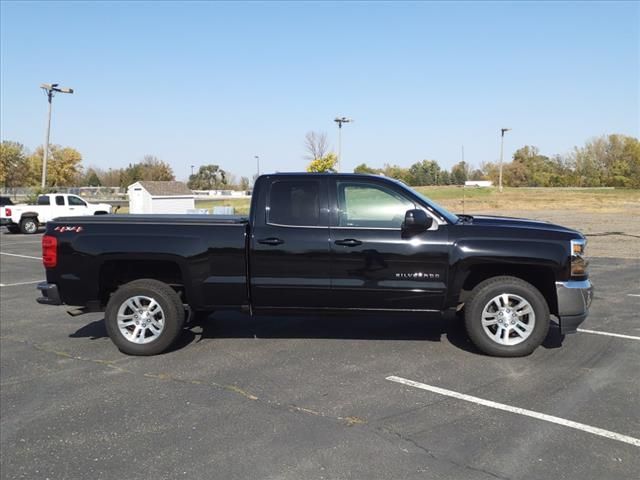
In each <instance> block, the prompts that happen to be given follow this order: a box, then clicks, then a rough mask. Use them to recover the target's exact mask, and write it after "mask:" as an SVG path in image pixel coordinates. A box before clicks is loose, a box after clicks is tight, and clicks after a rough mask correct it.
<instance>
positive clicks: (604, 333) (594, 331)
mask: <svg viewBox="0 0 640 480" xmlns="http://www.w3.org/2000/svg"><path fill="white" fill-rule="evenodd" d="M578 331H579V332H580V333H593V334H594V335H606V336H607V337H618V338H626V339H628V340H640V337H634V336H633V335H623V334H621V333H611V332H599V331H598V330H586V329H584V328H579V329H578Z"/></svg>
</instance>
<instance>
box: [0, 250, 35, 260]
mask: <svg viewBox="0 0 640 480" xmlns="http://www.w3.org/2000/svg"><path fill="white" fill-rule="evenodd" d="M0 255H8V256H10V257H20V258H31V259H33V260H42V257H32V256H30V255H18V254H17V253H5V252H0Z"/></svg>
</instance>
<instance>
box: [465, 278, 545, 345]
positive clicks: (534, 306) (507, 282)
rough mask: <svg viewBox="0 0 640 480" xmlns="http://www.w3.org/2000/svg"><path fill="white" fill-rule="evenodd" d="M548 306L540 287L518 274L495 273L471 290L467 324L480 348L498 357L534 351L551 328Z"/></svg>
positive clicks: (468, 330)
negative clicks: (504, 274)
mask: <svg viewBox="0 0 640 480" xmlns="http://www.w3.org/2000/svg"><path fill="white" fill-rule="evenodd" d="M549 323H550V318H549V306H548V305H547V301H546V300H545V298H544V297H543V296H542V294H541V293H540V291H539V290H538V289H537V288H535V287H534V286H533V285H531V284H530V283H528V282H525V281H524V280H522V279H520V278H516V277H509V276H500V277H493V278H490V279H488V280H485V281H484V282H481V283H479V284H478V285H476V287H475V288H474V289H473V290H472V292H471V295H470V297H469V299H468V301H467V302H466V305H465V327H466V329H467V333H468V335H469V338H470V339H471V341H472V342H473V343H474V345H475V346H476V347H478V349H480V350H481V351H482V352H483V353H486V354H488V355H493V356H497V357H522V356H525V355H529V354H530V353H531V352H533V351H534V350H535V349H536V348H537V347H538V346H539V345H540V344H541V343H542V342H543V341H544V339H545V337H546V336H547V332H548V331H549Z"/></svg>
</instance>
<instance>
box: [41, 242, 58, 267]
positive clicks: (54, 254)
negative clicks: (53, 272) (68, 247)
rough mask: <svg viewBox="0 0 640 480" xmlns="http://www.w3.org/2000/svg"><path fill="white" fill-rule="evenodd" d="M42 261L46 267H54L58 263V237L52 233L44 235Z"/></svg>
mask: <svg viewBox="0 0 640 480" xmlns="http://www.w3.org/2000/svg"><path fill="white" fill-rule="evenodd" d="M42 263H44V266H45V268H54V267H55V266H56V265H57V264H58V239H57V238H56V237H52V236H51V235H45V236H44V237H42Z"/></svg>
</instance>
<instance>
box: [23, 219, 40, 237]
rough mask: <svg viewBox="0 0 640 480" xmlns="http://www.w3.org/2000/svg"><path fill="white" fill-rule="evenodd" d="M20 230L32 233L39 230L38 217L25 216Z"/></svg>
mask: <svg viewBox="0 0 640 480" xmlns="http://www.w3.org/2000/svg"><path fill="white" fill-rule="evenodd" d="M20 231H21V232H22V233H24V234H27V235H31V234H33V233H37V232H38V219H37V218H36V217H24V218H23V219H22V220H20Z"/></svg>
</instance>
